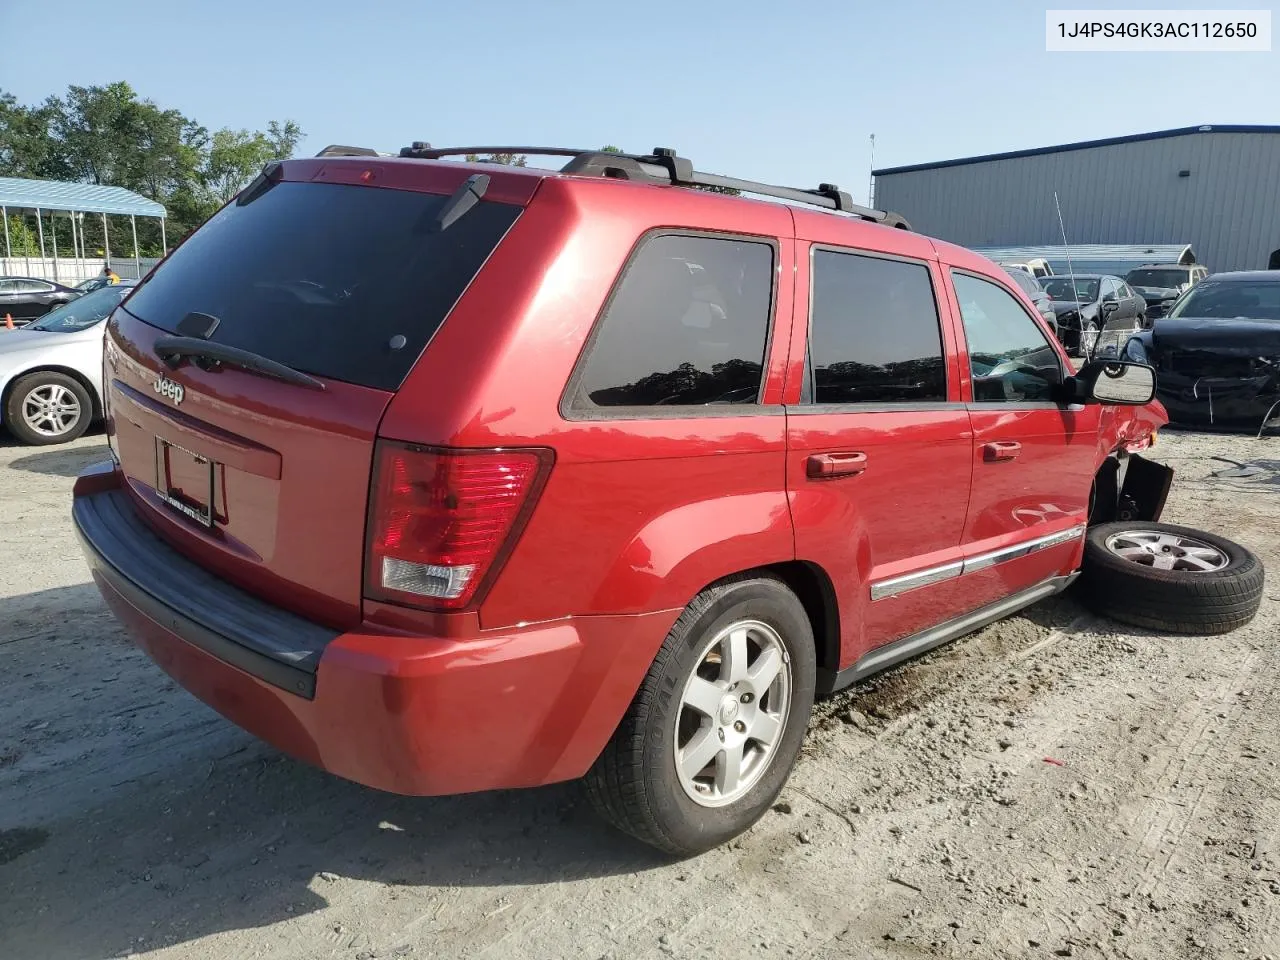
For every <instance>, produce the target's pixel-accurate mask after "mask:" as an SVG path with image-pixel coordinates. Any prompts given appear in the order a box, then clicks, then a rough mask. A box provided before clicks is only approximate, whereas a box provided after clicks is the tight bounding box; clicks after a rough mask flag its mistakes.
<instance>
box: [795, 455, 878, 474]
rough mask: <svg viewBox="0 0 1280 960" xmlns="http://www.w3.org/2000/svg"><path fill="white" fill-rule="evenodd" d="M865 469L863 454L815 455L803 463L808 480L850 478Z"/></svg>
mask: <svg viewBox="0 0 1280 960" xmlns="http://www.w3.org/2000/svg"><path fill="white" fill-rule="evenodd" d="M866 469H867V455H866V454H865V453H815V454H812V455H811V456H810V457H809V459H807V460H806V461H805V473H806V474H808V476H809V479H810V480H830V479H832V478H833V477H852V476H856V475H857V474H859V473H862V471H864V470H866Z"/></svg>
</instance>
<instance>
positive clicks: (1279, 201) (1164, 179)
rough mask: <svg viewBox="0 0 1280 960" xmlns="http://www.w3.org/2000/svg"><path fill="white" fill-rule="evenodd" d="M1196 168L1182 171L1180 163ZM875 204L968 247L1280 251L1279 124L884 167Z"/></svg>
mask: <svg viewBox="0 0 1280 960" xmlns="http://www.w3.org/2000/svg"><path fill="white" fill-rule="evenodd" d="M1180 170H1190V171H1191V176H1189V177H1179V176H1178V171H1180ZM875 187H876V194H875V203H876V206H877V207H879V208H881V209H885V210H893V211H895V212H897V213H901V214H903V215H904V216H905V217H906V218H907V219H908V220H909V221H910V222H911V226H912V228H913V229H915V230H918V231H919V232H920V233H925V234H929V235H930V236H935V237H938V238H940V239H943V240H949V241H951V242H953V243H959V244H963V245H965V246H997V245H999V246H1007V245H1014V244H1046V243H1053V244H1059V243H1061V242H1062V236H1061V234H1060V233H1059V230H1058V219H1057V214H1056V213H1055V211H1054V206H1053V192H1054V191H1055V190H1056V191H1058V197H1059V200H1060V201H1061V203H1062V217H1063V220H1064V221H1065V223H1066V227H1067V239H1068V240H1069V241H1070V242H1071V243H1073V244H1075V243H1190V244H1191V247H1192V249H1193V250H1194V251H1195V253H1196V258H1197V259H1198V260H1199V261H1200V262H1201V263H1204V264H1206V265H1207V266H1208V267H1209V269H1210V270H1212V271H1215V272H1216V271H1222V270H1257V269H1265V268H1266V266H1267V259H1268V257H1269V255H1270V253H1271V252H1272V251H1273V250H1277V249H1280V134H1274V133H1220V132H1206V133H1195V134H1189V135H1185V136H1177V137H1169V138H1166V139H1160V140H1144V141H1137V142H1132V143H1123V144H1115V145H1109V146H1099V147H1089V148H1087V149H1081V150H1071V151H1067V152H1063V153H1045V154H1039V155H1036V156H1031V157H1017V158H1011V159H1004V160H987V161H982V162H979V163H971V164H963V165H958V166H952V167H941V168H935V169H928V170H914V171H908V172H904V173H884V174H881V175H880V176H878V177H876V185H875Z"/></svg>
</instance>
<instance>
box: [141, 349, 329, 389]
mask: <svg viewBox="0 0 1280 960" xmlns="http://www.w3.org/2000/svg"><path fill="white" fill-rule="evenodd" d="M152 349H153V350H154V351H155V354H156V356H157V357H159V358H160V359H161V360H163V361H164V362H165V363H166V364H167V365H168V366H170V367H173V368H176V367H177V366H178V364H179V363H181V362H182V358H183V357H196V358H198V359H202V360H211V361H213V362H214V363H225V364H227V365H228V366H232V367H239V368H240V369H241V370H248V371H251V372H252V373H261V374H262V375H263V376H267V377H274V378H275V379H277V380H283V381H284V382H285V383H292V384H295V385H297V386H299V387H307V388H309V389H311V390H323V389H324V383H323V382H321V381H320V380H317V379H316V378H315V377H312V376H308V375H307V374H305V373H303V372H302V371H301V370H295V369H293V367H288V366H285V365H284V364H283V363H279V362H277V361H275V360H271V359H269V358H268V357H263V356H260V355H259V354H256V353H251V352H250V351H248V350H242V349H240V348H239V347H233V346H230V345H228V344H225V343H214V342H213V341H212V340H201V339H199V338H198V337H160V338H159V339H158V340H156V342H155V346H154V347H153V348H152Z"/></svg>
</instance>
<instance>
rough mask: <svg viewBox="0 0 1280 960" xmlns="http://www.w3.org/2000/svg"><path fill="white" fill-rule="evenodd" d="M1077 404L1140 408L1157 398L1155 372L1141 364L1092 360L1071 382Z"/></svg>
mask: <svg viewBox="0 0 1280 960" xmlns="http://www.w3.org/2000/svg"><path fill="white" fill-rule="evenodd" d="M1072 381H1073V387H1074V391H1073V392H1074V393H1075V396H1076V399H1077V401H1080V400H1083V401H1084V402H1085V403H1108V404H1116V405H1120V406H1135V407H1140V406H1142V405H1144V404H1147V403H1150V402H1151V401H1152V399H1153V398H1154V397H1155V395H1156V372H1155V370H1154V369H1152V368H1151V367H1149V366H1147V365H1146V364H1143V363H1128V362H1125V361H1122V360H1091V361H1089V362H1088V363H1086V364H1085V365H1084V366H1083V367H1081V368H1080V371H1079V372H1078V373H1077V374H1076V375H1075V376H1074V377H1073V378H1072Z"/></svg>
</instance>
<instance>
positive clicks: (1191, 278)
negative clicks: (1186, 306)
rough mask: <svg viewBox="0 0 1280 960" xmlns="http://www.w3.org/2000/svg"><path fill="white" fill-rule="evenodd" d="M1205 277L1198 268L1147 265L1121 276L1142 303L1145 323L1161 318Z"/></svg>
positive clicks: (1199, 267) (1203, 271)
mask: <svg viewBox="0 0 1280 960" xmlns="http://www.w3.org/2000/svg"><path fill="white" fill-rule="evenodd" d="M1208 275H1209V269H1208V267H1204V266H1201V265H1200V264H1181V263H1148V264H1146V265H1144V266H1141V267H1138V268H1137V269H1136V270H1130V271H1129V272H1128V273H1127V274H1125V278H1124V279H1125V282H1126V283H1127V284H1129V286H1131V287H1133V289H1134V290H1136V291H1137V292H1138V295H1139V296H1140V297H1142V299H1143V300H1144V301H1146V305H1147V310H1146V314H1147V323H1148V325H1149V324H1150V323H1151V321H1153V320H1155V319H1157V318H1158V317H1163V316H1164V315H1165V314H1166V313H1168V312H1169V309H1170V308H1171V307H1172V306H1173V305H1174V303H1175V302H1176V301H1177V299H1178V298H1179V297H1180V296H1182V295H1183V294H1184V293H1186V292H1187V291H1188V290H1190V289H1191V288H1192V287H1194V286H1195V285H1196V284H1197V283H1199V282H1200V281H1201V280H1203V279H1204V278H1205V277H1207V276H1208Z"/></svg>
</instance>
